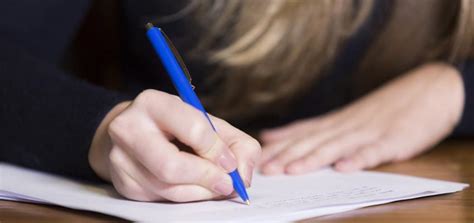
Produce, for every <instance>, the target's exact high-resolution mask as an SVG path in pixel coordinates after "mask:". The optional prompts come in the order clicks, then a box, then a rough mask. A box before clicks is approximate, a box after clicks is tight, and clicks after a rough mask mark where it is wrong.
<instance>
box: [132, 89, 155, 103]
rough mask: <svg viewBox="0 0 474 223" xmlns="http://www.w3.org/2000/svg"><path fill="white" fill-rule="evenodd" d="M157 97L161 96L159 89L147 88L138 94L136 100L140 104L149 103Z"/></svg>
mask: <svg viewBox="0 0 474 223" xmlns="http://www.w3.org/2000/svg"><path fill="white" fill-rule="evenodd" d="M156 97H159V91H157V90H152V89H147V90H144V91H142V92H140V94H138V96H137V97H136V98H135V102H136V103H138V104H148V103H149V102H150V101H153V100H155V99H156Z"/></svg>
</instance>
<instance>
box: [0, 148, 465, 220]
mask: <svg viewBox="0 0 474 223" xmlns="http://www.w3.org/2000/svg"><path fill="white" fill-rule="evenodd" d="M376 170H377V171H384V172H390V173H401V174H407V175H413V176H421V177H429V178H435V179H442V180H451V181H457V182H464V183H469V184H471V185H472V187H469V188H467V189H465V190H464V191H462V192H458V193H455V194H449V195H441V196H435V197H429V198H421V199H416V200H410V201H402V202H395V203H391V204H385V205H380V206H375V207H368V208H363V209H359V210H355V211H350V212H345V213H340V214H335V215H330V216H325V217H319V218H313V219H307V220H305V221H303V222H315V221H317V222H384V223H390V222H397V223H399V222H419V223H422V222H430V223H436V222H469V223H474V141H450V142H445V143H442V144H441V145H439V146H437V147H436V148H435V149H433V150H431V151H430V152H428V153H427V154H424V155H422V156H420V157H418V158H415V159H413V160H411V161H406V162H403V163H398V164H391V165H386V166H382V167H379V168H377V169H376ZM39 221H42V222H53V221H54V222H101V221H114V222H115V221H123V220H121V219H118V218H114V217H110V216H107V215H102V214H96V213H92V212H85V211H74V210H70V209H66V208H61V207H55V206H47V205H34V204H26V203H19V202H9V201H0V222H1V223H3V222H39Z"/></svg>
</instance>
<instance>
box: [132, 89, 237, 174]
mask: <svg viewBox="0 0 474 223" xmlns="http://www.w3.org/2000/svg"><path fill="white" fill-rule="evenodd" d="M134 103H135V104H138V105H141V107H145V108H146V112H147V113H148V115H149V117H150V118H151V119H152V120H153V121H154V122H155V123H156V124H157V125H158V126H159V128H160V129H161V130H163V131H164V132H167V133H170V134H172V135H174V136H176V137H177V138H178V139H179V140H180V141H181V142H183V143H184V144H186V145H188V146H189V147H191V148H193V149H194V151H195V152H196V153H197V154H199V155H200V156H201V157H204V158H206V159H208V160H211V161H212V162H214V163H216V164H217V165H219V166H221V167H222V168H223V169H224V170H226V171H227V172H231V171H233V170H235V169H236V168H237V162H236V160H235V157H234V156H233V154H232V153H231V152H230V150H229V148H228V147H227V145H226V144H225V143H224V142H223V141H222V140H221V139H220V138H219V136H218V135H217V134H216V133H215V132H214V131H213V129H212V127H211V125H210V123H209V122H208V120H207V119H206V118H205V116H204V115H203V114H202V112H201V111H199V110H197V109H195V108H193V107H192V106H190V105H187V104H185V103H183V102H182V101H181V100H180V99H178V98H177V97H174V96H171V95H169V94H166V93H163V92H159V91H153V90H147V91H144V92H143V93H142V94H140V96H138V97H137V99H136V100H135V101H134Z"/></svg>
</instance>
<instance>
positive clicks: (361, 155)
mask: <svg viewBox="0 0 474 223" xmlns="http://www.w3.org/2000/svg"><path fill="white" fill-rule="evenodd" d="M391 151H393V150H392V149H391V148H388V147H384V146H382V144H372V145H368V146H366V147H364V148H362V149H361V150H360V151H359V152H357V153H355V154H354V155H352V156H350V157H348V158H346V159H343V160H341V161H338V162H337V163H336V164H335V165H334V167H335V169H336V170H338V171H342V172H351V171H356V170H361V169H367V168H372V167H375V166H377V165H379V164H382V163H385V162H387V161H389V160H390V159H391V157H392V156H391Z"/></svg>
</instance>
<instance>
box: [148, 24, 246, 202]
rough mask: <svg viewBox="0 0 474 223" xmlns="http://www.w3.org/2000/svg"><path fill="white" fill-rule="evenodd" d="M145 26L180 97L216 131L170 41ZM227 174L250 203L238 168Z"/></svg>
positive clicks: (159, 31) (159, 32) (242, 196)
mask: <svg viewBox="0 0 474 223" xmlns="http://www.w3.org/2000/svg"><path fill="white" fill-rule="evenodd" d="M146 28H147V33H146V34H147V36H148V39H149V40H150V42H151V44H152V45H153V47H154V48H155V52H156V54H158V56H159V57H160V59H161V62H162V63H163V65H164V67H165V69H166V71H167V72H168V75H169V76H170V78H171V81H172V82H173V85H174V87H175V88H176V90H177V91H178V94H179V96H180V97H181V99H182V100H183V101H184V102H186V103H188V104H190V105H192V106H193V107H195V108H196V109H199V110H200V111H201V112H202V113H203V114H204V116H205V117H206V119H207V120H208V121H209V124H211V127H212V129H213V130H214V131H217V130H216V128H215V127H214V125H213V124H212V122H211V119H209V116H208V115H207V112H206V110H205V109H204V107H203V106H202V104H201V102H200V101H199V98H198V97H197V95H196V93H194V90H193V86H192V85H191V76H190V75H189V72H188V70H187V69H186V66H185V65H184V63H183V61H182V60H181V57H180V56H179V54H178V52H177V51H176V49H175V48H174V46H173V44H172V43H171V41H170V40H169V39H168V38H167V37H166V35H165V34H164V32H163V31H162V30H161V29H160V28H156V27H154V26H153V24H151V23H147V24H146ZM229 175H230V177H231V178H232V182H233V186H234V190H235V192H237V194H239V196H240V198H242V200H243V201H244V202H245V203H246V204H247V205H250V200H249V197H248V195H247V191H246V190H245V186H244V182H243V181H242V178H241V177H240V174H239V172H238V170H237V169H235V170H234V171H232V172H230V173H229Z"/></svg>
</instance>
